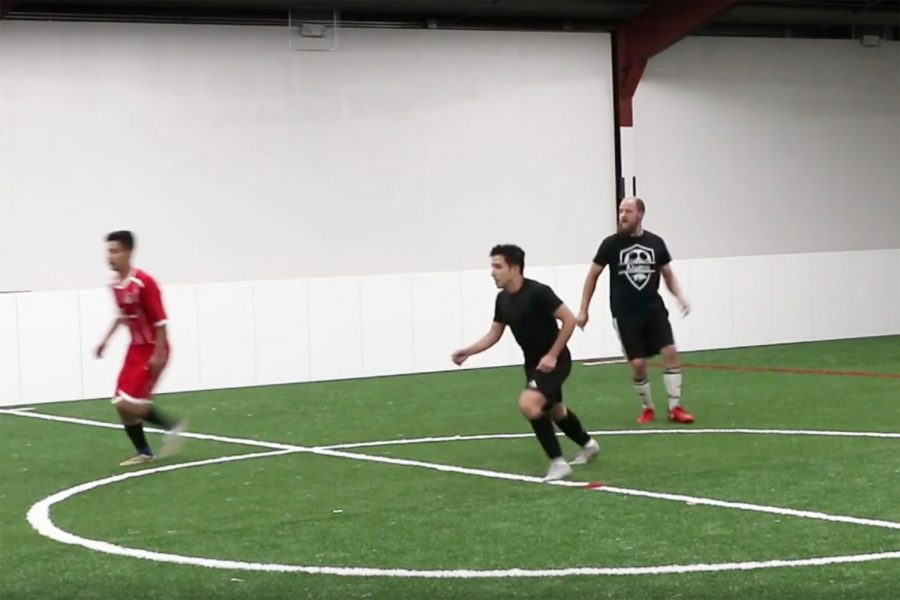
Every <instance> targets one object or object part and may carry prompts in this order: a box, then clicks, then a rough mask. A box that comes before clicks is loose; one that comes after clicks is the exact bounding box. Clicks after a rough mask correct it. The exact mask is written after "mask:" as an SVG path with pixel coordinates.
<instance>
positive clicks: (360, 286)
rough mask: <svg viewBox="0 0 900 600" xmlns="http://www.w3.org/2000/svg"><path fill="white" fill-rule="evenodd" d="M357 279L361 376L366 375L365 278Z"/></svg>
mask: <svg viewBox="0 0 900 600" xmlns="http://www.w3.org/2000/svg"><path fill="white" fill-rule="evenodd" d="M353 279H355V280H356V293H357V295H358V296H359V370H360V376H361V377H365V376H366V350H365V348H366V336H365V333H364V332H363V320H364V315H363V278H362V277H354V278H353Z"/></svg>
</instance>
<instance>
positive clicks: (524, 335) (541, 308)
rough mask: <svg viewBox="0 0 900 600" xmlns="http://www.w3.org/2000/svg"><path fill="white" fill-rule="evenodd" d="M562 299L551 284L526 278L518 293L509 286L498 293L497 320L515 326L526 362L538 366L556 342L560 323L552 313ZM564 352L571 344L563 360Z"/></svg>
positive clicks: (495, 310) (516, 335)
mask: <svg viewBox="0 0 900 600" xmlns="http://www.w3.org/2000/svg"><path fill="white" fill-rule="evenodd" d="M562 303H563V302H562V300H560V299H559V297H558V296H557V295H556V294H555V293H554V292H553V290H552V289H550V286H547V285H544V284H543V283H539V282H537V281H534V280H532V279H526V280H525V281H524V282H523V284H522V287H521V288H520V289H519V291H517V292H516V293H515V294H510V293H509V292H507V291H506V290H502V291H501V292H500V293H499V294H497V303H496V305H495V307H494V321H496V322H497V323H503V324H504V325H509V328H510V329H512V332H513V335H514V336H515V338H516V341H517V342H518V343H519V346H520V347H521V348H522V354H523V355H524V356H525V364H526V365H529V366H536V365H537V364H538V363H539V362H540V361H541V358H543V357H544V355H545V354H547V352H548V351H549V350H550V348H552V347H553V344H554V342H556V337H557V336H558V335H559V325H557V323H556V317H554V316H553V313H554V312H556V309H557V308H559V307H560V306H561V305H562ZM565 356H568V348H566V349H564V350H563V352H560V355H559V358H560V359H562V360H564V357H565Z"/></svg>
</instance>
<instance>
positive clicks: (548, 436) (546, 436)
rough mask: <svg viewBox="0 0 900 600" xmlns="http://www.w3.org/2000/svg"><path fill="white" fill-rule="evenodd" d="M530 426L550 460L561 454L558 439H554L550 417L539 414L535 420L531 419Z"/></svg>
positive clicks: (554, 434)
mask: <svg viewBox="0 0 900 600" xmlns="http://www.w3.org/2000/svg"><path fill="white" fill-rule="evenodd" d="M531 428H532V429H534V435H536V436H537V439H538V441H539V442H540V443H541V447H542V448H543V449H544V452H545V453H546V454H547V456H549V457H550V459H551V460H553V459H554V458H559V457H560V456H562V450H561V449H560V447H559V440H558V439H556V432H555V431H553V421H552V420H551V419H550V417H548V416H547V415H541V416H540V418H539V419H537V420H536V421H531Z"/></svg>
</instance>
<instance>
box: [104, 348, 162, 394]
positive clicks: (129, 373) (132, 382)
mask: <svg viewBox="0 0 900 600" xmlns="http://www.w3.org/2000/svg"><path fill="white" fill-rule="evenodd" d="M155 350H156V346H154V345H153V344H142V345H140V346H129V348H128V354H126V355H125V364H124V365H122V371H121V372H120V373H119V381H118V383H117V384H116V393H115V395H114V396H113V400H112V401H113V404H115V403H116V402H119V401H124V402H131V403H134V404H145V403H149V402H150V397H151V396H152V395H153V388H154V387H155V386H156V382H157V381H158V380H159V376H160V375H161V374H162V372H163V370H164V369H165V368H166V363H168V361H169V352H168V351H167V352H166V362H165V363H163V366H162V368H161V369H160V370H159V373H157V374H156V375H152V374H151V373H150V367H149V363H150V358H151V357H152V356H153V352H154V351H155Z"/></svg>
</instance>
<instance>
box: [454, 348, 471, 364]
mask: <svg viewBox="0 0 900 600" xmlns="http://www.w3.org/2000/svg"><path fill="white" fill-rule="evenodd" d="M450 358H451V359H452V360H453V362H454V363H456V366H460V365H462V364H463V363H464V362H466V359H467V358H469V353H468V352H466V351H465V350H457V351H456V352H454V353H453V354H452V355H451V356H450Z"/></svg>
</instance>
